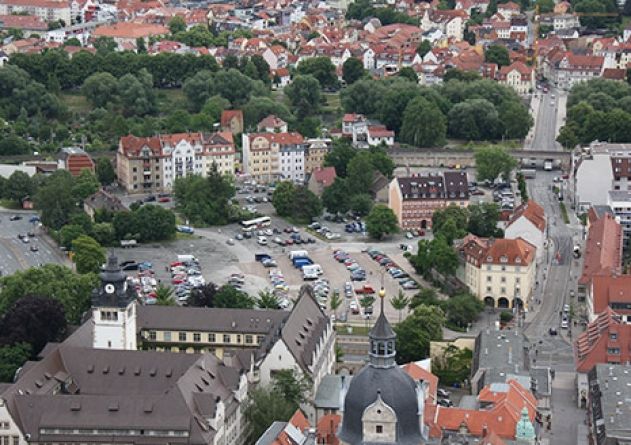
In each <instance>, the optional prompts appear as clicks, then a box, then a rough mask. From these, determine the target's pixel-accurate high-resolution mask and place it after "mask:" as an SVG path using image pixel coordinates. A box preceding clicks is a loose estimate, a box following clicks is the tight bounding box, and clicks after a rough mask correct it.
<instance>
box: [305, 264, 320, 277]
mask: <svg viewBox="0 0 631 445" xmlns="http://www.w3.org/2000/svg"><path fill="white" fill-rule="evenodd" d="M302 273H303V274H315V275H316V277H317V276H318V275H322V267H320V265H319V264H308V265H305V266H302Z"/></svg>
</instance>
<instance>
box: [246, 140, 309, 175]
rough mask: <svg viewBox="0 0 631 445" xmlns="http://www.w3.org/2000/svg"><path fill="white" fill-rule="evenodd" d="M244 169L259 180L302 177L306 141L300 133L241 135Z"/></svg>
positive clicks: (303, 173)
mask: <svg viewBox="0 0 631 445" xmlns="http://www.w3.org/2000/svg"><path fill="white" fill-rule="evenodd" d="M242 141H243V142H242V149H243V168H244V170H245V173H247V174H248V175H250V177H252V178H253V179H255V180H257V181H259V182H271V181H275V180H288V181H295V182H303V181H304V180H305V178H306V177H305V144H304V138H303V137H302V135H300V134H299V133H250V134H243V136H242Z"/></svg>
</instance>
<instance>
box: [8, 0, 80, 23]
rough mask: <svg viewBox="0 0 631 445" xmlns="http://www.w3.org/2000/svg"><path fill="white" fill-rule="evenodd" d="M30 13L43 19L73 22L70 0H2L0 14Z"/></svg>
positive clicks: (46, 20) (45, 20)
mask: <svg viewBox="0 0 631 445" xmlns="http://www.w3.org/2000/svg"><path fill="white" fill-rule="evenodd" d="M20 14H28V15H32V16H36V17H39V18H40V19H41V20H42V21H44V22H46V23H48V22H56V21H59V20H63V21H64V22H65V23H66V24H70V23H71V22H72V16H71V12H70V1H68V0H2V1H0V15H20Z"/></svg>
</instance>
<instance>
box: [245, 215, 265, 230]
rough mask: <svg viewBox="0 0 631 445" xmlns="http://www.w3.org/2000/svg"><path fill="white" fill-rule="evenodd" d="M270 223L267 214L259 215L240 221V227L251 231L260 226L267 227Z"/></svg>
mask: <svg viewBox="0 0 631 445" xmlns="http://www.w3.org/2000/svg"><path fill="white" fill-rule="evenodd" d="M270 224H272V219H271V218H270V217H269V216H261V217H260V218H255V219H251V220H249V221H241V227H242V230H243V231H244V232H251V231H252V230H256V229H258V228H261V227H268V226H269V225H270Z"/></svg>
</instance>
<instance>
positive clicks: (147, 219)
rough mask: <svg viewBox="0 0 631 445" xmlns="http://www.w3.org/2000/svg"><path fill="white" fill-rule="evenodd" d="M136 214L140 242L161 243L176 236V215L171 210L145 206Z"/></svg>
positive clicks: (135, 212)
mask: <svg viewBox="0 0 631 445" xmlns="http://www.w3.org/2000/svg"><path fill="white" fill-rule="evenodd" d="M134 214H135V215H134V216H135V221H136V231H137V232H138V234H139V238H140V239H139V241H142V242H149V241H161V240H167V239H171V238H173V237H174V236H175V214H174V213H173V212H172V211H171V210H170V209H165V208H164V207H161V206H158V205H152V204H145V205H143V206H142V207H140V208H139V209H138V210H136V211H134Z"/></svg>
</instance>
